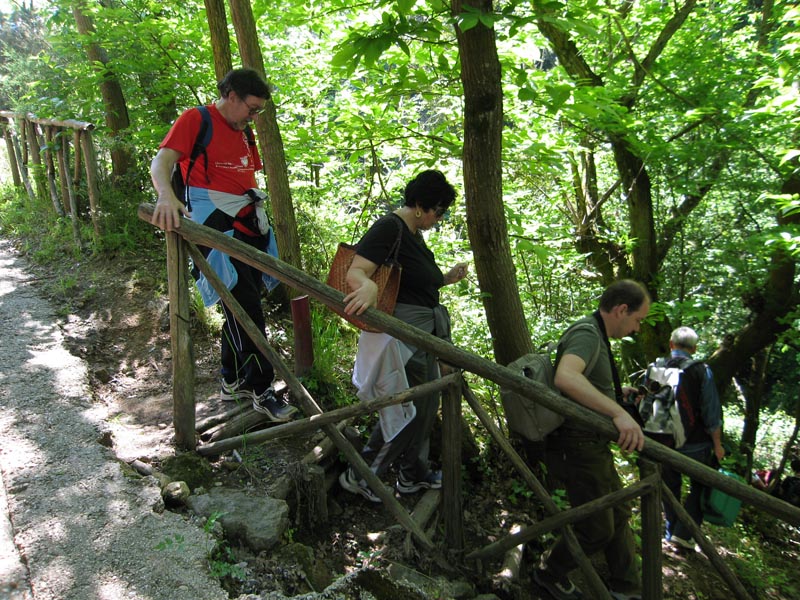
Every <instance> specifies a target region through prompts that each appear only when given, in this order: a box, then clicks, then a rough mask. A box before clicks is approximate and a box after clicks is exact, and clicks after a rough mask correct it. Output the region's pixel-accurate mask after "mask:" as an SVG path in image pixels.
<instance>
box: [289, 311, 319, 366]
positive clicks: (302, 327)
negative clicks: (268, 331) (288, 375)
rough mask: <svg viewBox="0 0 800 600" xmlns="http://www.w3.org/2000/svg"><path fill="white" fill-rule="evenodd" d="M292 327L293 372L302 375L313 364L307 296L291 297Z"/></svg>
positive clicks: (312, 344) (312, 345)
mask: <svg viewBox="0 0 800 600" xmlns="http://www.w3.org/2000/svg"><path fill="white" fill-rule="evenodd" d="M291 305H292V326H293V329H294V374H295V375H297V376H298V377H302V376H303V375H305V374H307V373H308V372H309V371H310V370H311V367H312V365H313V364H314V343H313V338H312V336H311V309H310V307H309V302H308V296H298V297H297V298H292V303H291Z"/></svg>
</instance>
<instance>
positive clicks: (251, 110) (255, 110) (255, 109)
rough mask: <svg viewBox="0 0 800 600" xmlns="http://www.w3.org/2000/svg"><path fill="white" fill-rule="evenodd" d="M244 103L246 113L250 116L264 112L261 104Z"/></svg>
mask: <svg viewBox="0 0 800 600" xmlns="http://www.w3.org/2000/svg"><path fill="white" fill-rule="evenodd" d="M244 105H245V106H246V107H247V114H248V115H249V116H251V117H255V116H256V115H260V114H261V113H263V112H264V107H263V106H251V105H250V104H248V103H247V102H245V103H244Z"/></svg>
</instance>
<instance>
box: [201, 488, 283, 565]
mask: <svg viewBox="0 0 800 600" xmlns="http://www.w3.org/2000/svg"><path fill="white" fill-rule="evenodd" d="M186 504H187V506H188V507H189V508H190V509H191V510H193V511H194V512H195V513H197V514H198V515H201V516H203V517H206V518H209V517H211V516H212V515H214V514H217V515H221V516H219V517H218V519H217V522H219V523H221V524H222V528H223V529H224V531H225V537H226V539H227V540H229V541H231V542H238V543H240V544H242V545H243V546H247V547H248V548H250V549H251V550H253V551H254V552H261V551H262V550H269V549H270V548H272V547H273V546H275V545H276V544H278V543H279V542H280V540H281V538H282V537H283V534H284V533H285V532H286V529H287V528H288V527H289V506H288V505H287V504H286V502H284V501H283V500H276V499H275V498H270V497H265V496H252V495H249V494H247V493H245V492H243V491H239V490H230V489H225V488H219V489H214V490H212V491H210V492H208V493H207V494H200V495H197V496H190V497H189V498H188V499H187V501H186Z"/></svg>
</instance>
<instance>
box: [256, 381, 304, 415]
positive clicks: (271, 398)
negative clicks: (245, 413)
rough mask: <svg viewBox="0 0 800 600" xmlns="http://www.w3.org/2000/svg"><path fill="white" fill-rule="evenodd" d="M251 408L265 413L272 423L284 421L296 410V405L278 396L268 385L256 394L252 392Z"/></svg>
mask: <svg viewBox="0 0 800 600" xmlns="http://www.w3.org/2000/svg"><path fill="white" fill-rule="evenodd" d="M253 410H254V411H256V412H260V413H261V414H262V415H267V417H269V420H270V421H272V422H274V423H286V422H287V421H290V420H291V419H292V415H294V413H296V412H297V407H296V406H292V405H291V404H288V403H287V402H284V401H283V400H282V399H280V398H278V397H277V396H276V395H275V390H273V389H272V388H271V387H268V388H267V389H266V390H264V391H263V392H261V393H260V394H258V395H256V394H255V393H253Z"/></svg>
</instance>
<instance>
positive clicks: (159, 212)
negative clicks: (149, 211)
mask: <svg viewBox="0 0 800 600" xmlns="http://www.w3.org/2000/svg"><path fill="white" fill-rule="evenodd" d="M165 195H166V194H165ZM171 195H172V198H163V197H161V196H159V198H158V202H156V207H155V210H153V218H152V219H151V220H150V222H151V223H152V224H153V225H155V226H156V227H160V228H161V229H164V230H165V231H172V230H173V229H179V228H180V226H181V215H183V216H184V217H191V216H192V213H190V212H189V211H188V210H186V207H185V206H184V205H183V203H182V202H181V201H180V200H178V199H177V198H176V197H175V194H171Z"/></svg>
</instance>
